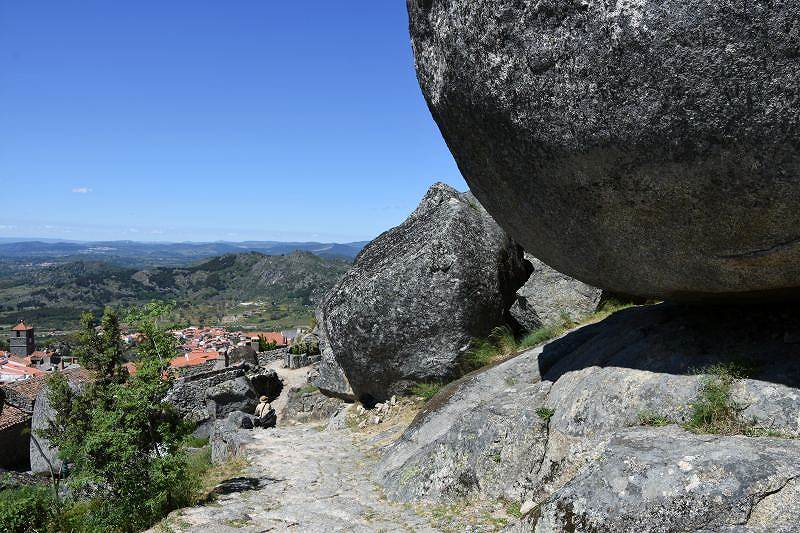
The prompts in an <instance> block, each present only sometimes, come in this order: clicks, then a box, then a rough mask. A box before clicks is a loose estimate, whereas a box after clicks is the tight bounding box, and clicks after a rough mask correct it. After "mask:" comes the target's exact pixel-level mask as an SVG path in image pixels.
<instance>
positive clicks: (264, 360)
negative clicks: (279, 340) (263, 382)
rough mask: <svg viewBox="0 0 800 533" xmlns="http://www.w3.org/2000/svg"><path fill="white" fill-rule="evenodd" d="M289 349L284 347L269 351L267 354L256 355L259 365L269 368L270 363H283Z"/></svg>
mask: <svg viewBox="0 0 800 533" xmlns="http://www.w3.org/2000/svg"><path fill="white" fill-rule="evenodd" d="M287 349H288V348H286V347H283V348H277V349H275V350H269V351H267V352H258V354H256V356H257V357H258V365H259V366H269V364H270V363H273V362H275V361H282V360H283V357H284V354H285V353H286V350H287Z"/></svg>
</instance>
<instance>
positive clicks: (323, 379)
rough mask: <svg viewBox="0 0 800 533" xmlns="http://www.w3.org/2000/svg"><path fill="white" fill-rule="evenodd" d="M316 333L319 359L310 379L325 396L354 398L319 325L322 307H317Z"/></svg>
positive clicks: (347, 399) (350, 399) (344, 398)
mask: <svg viewBox="0 0 800 533" xmlns="http://www.w3.org/2000/svg"><path fill="white" fill-rule="evenodd" d="M316 317H317V328H318V329H317V335H318V336H319V349H320V360H319V362H318V364H317V369H316V371H315V373H314V375H313V377H312V378H311V379H310V381H311V382H312V383H313V384H314V385H316V386H317V387H318V388H319V390H321V391H322V392H323V393H324V394H326V395H327V396H333V397H334V398H340V399H342V400H345V401H347V402H353V401H355V400H356V397H355V394H354V393H353V388H352V387H351V386H350V382H349V381H348V380H347V376H346V375H345V374H344V370H342V367H341V366H340V365H339V362H338V361H337V360H336V356H335V355H334V353H333V348H332V347H331V343H330V342H329V341H328V336H327V334H326V333H325V328H324V327H320V325H321V324H322V323H323V313H322V307H318V308H317V313H316Z"/></svg>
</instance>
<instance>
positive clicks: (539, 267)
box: [510, 253, 603, 331]
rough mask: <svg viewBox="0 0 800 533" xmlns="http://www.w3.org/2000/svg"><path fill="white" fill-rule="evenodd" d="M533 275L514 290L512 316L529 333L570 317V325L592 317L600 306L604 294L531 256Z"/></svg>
mask: <svg viewBox="0 0 800 533" xmlns="http://www.w3.org/2000/svg"><path fill="white" fill-rule="evenodd" d="M525 259H527V260H528V261H530V262H531V264H532V265H533V274H531V277H530V278H528V281H526V282H525V285H523V286H522V287H520V289H519V290H518V291H517V300H516V301H515V302H514V305H512V306H511V311H510V312H511V316H512V317H514V320H516V321H517V323H518V324H519V325H520V326H522V327H523V328H524V329H526V330H528V331H533V330H535V329H537V328H541V327H544V326H550V325H553V324H556V323H558V322H561V321H562V320H563V318H566V317H569V319H570V320H572V321H573V322H579V321H580V320H582V319H584V318H586V317H587V316H589V315H591V314H592V313H594V312H595V311H597V308H598V307H599V305H600V300H601V298H602V296H603V291H602V290H600V289H598V288H596V287H592V286H591V285H587V284H586V283H584V282H582V281H578V280H577V279H575V278H571V277H569V276H567V275H565V274H562V273H561V272H558V271H557V270H554V269H552V268H550V267H549V266H547V265H546V264H544V263H542V262H541V261H540V260H538V259H537V258H535V257H533V256H532V255H530V254H527V253H526V254H525Z"/></svg>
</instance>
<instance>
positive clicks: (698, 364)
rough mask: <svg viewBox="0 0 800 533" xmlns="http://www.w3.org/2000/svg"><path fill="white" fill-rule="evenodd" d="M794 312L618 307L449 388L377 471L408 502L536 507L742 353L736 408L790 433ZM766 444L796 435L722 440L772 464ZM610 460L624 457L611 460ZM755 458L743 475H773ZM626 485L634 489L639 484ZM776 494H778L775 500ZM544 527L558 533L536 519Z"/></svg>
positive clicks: (674, 411) (794, 426)
mask: <svg viewBox="0 0 800 533" xmlns="http://www.w3.org/2000/svg"><path fill="white" fill-rule="evenodd" d="M701 316H702V317H704V318H705V319H704V320H700V317H701ZM799 316H800V315H799V314H798V312H797V311H795V310H791V309H789V308H723V309H716V310H715V312H714V313H709V312H708V310H707V309H703V308H687V307H682V306H676V305H667V304H661V305H656V306H648V307H641V308H633V309H628V310H625V311H621V312H618V313H616V314H615V315H612V316H610V317H609V318H607V319H606V320H604V321H603V322H600V323H598V324H593V325H589V326H585V327H583V328H580V329H577V330H574V331H572V332H569V333H567V334H566V335H564V336H563V337H561V338H560V339H556V340H554V341H552V342H550V343H548V344H545V345H543V346H539V347H537V348H534V349H532V350H529V351H527V352H525V353H523V354H522V355H519V356H517V357H515V358H513V359H511V360H508V361H506V362H503V363H501V364H499V365H497V366H494V367H491V368H489V369H486V370H484V371H482V372H477V373H475V374H472V375H470V376H467V377H465V378H463V379H462V380H460V381H458V382H456V383H454V384H451V385H450V386H448V387H447V388H446V389H444V390H443V391H442V392H441V393H440V394H439V395H438V396H437V397H435V398H433V399H432V400H431V402H430V403H429V405H428V407H427V409H426V411H425V412H423V413H422V414H421V415H420V416H418V417H417V419H416V420H415V421H414V423H412V424H411V426H409V427H408V428H407V429H406V431H405V432H404V433H403V435H402V437H401V438H400V439H399V440H398V441H397V442H395V443H394V444H392V445H390V446H389V447H388V448H387V449H386V450H385V453H384V455H383V457H382V458H381V460H380V462H379V463H378V465H377V466H376V468H375V471H374V476H373V479H374V480H375V481H376V482H377V483H379V484H381V485H382V486H383V487H384V490H385V491H386V493H387V495H388V496H389V497H390V498H392V499H394V500H399V501H404V502H430V503H445V504H453V503H455V502H458V501H462V500H464V499H470V498H473V499H474V498H477V499H483V500H485V499H487V498H488V499H496V498H505V499H509V500H511V501H517V502H519V503H521V504H522V503H528V507H530V508H539V506H540V505H542V504H543V503H544V502H545V501H548V498H550V497H554V498H555V496H553V495H554V494H558V491H559V490H560V489H562V488H563V487H565V486H577V485H576V484H577V483H578V482H577V481H575V479H576V476H579V475H582V474H580V472H582V471H585V470H584V469H586V468H589V469H591V468H595V465H596V463H597V461H598V459H599V458H603V457H605V456H606V453H607V452H606V451H605V450H606V449H607V447H608V446H609V444H608V443H609V441H612V440H613V439H614V438H615V435H618V434H619V432H621V431H629V429H628V428H632V429H630V431H631V435H634V436H635V435H636V434H637V432H642V435H645V437H642V439H641V440H642V442H647V440H648V439H649V438H652V435H650V433H649V431H650V429H649V428H646V427H642V426H641V425H640V416H641V415H642V414H644V413H649V414H655V415H660V416H665V417H667V418H669V419H670V420H672V421H673V422H676V423H681V422H683V421H685V420H686V419H687V414H688V413H689V409H690V407H689V404H690V403H692V401H693V400H694V399H695V398H696V397H697V394H698V390H699V388H700V386H701V384H702V379H703V377H702V375H701V374H699V373H698V372H699V371H700V370H701V369H703V368H707V367H708V366H710V365H715V364H724V363H730V362H737V363H739V364H742V363H743V362H746V363H747V364H748V365H749V366H751V368H752V375H751V376H750V377H749V378H747V379H741V380H737V381H736V382H735V383H734V385H733V387H732V399H733V400H734V401H735V402H736V403H737V404H738V405H739V406H740V409H741V410H742V411H741V417H742V419H743V420H747V421H752V420H755V422H756V423H757V425H758V426H760V427H762V428H769V429H771V430H773V431H776V432H779V433H781V434H786V435H800V419H798V416H797V413H798V412H800V357H799V356H800V351H798V350H799V348H798V346H797V345H793V344H787V343H785V342H784V341H783V339H784V335H783V331H784V330H785V328H786V326H787V324H793V323H795V322H796V321H797V319H798V317H799ZM545 410H551V412H550V413H547V412H545ZM548 415H549V416H548ZM680 434H682V433H680ZM680 434H679V435H678V436H677V437H675V438H676V439H677V443H676V444H675V449H676V450H677V449H681V446H684V445H685V446H684V447H686V449H689V448H690V447H691V445H692V444H691V442H695V441H692V440H691V439H692V438H694V439H697V440H696V444H697V446H698V447H702V446H704V444H703V443H704V442H706V440H704V439H706V437H700V436H692V437H691V438H690V437H688V436H687V437H686V438H684V437H680ZM709 442H711V441H709ZM775 442H784V443H787V444H786V448H785V449H786V450H789V449H794V448H792V447H793V446H797V444H796V442H797V441H793V440H782V439H778V441H773V440H770V439H763V438H748V437H731V438H730V440H726V441H725V447H726V450H727V452H728V453H730V454H731V455H732V456H733V455H735V454H736V453H737V447H739V448H741V449H740V450H739V451H740V452H741V453H742V454H744V455H746V454H747V453H749V450H753V449H759V448H761V447H763V448H764V450H766V451H765V453H764V454H763V455H762V456H761V458H760V459H759V460H760V461H764V462H766V463H768V462H769V455H770V453H772V452H771V451H769V450H780V449H782V446H783V445H782V444H775ZM682 443H683V444H682ZM765 443H767V444H765ZM775 453H777V454H778V456H777V459H776V461H780V460H782V459H781V458H782V457H784V455H781V453H783V452H780V451H776V452H775ZM787 453H788V452H787ZM686 454H688V455H691V453H690V452H688V451H687V452H686ZM651 458H652V456H643V457H642V458H641V463H642V468H645V469H648V468H653V469H655V468H657V467H658V464H659V463H657V461H656V464H648V463H647V461H648V460H650V459H651ZM757 462H758V461H757V460H755V459H754V460H753V464H754V465H755V464H756V463H757ZM709 464H710V463H709ZM779 464H783V463H779ZM616 467H618V468H621V469H622V468H624V467H625V465H623V464H617V465H612V466H609V467H608V468H616ZM767 467H768V465H764V468H766V470H769V468H767ZM747 468H750V467H749V466H748V467H747ZM753 468H755V469H756V470H752V471H751V474H752V476H754V477H753V478H752V479H751V480H749V481H748V483H751V482H752V484H754V485H753V486H755V485H758V486H761V485H763V484H764V483H767V485H768V484H769V483H771V481H764V480H766V479H767V478H769V479H773V478H770V477H769V475H766V474H764V475H765V476H766V477H764V476H762V473H763V472H764V471H766V470H763V469H762V470H761V471H757V470H758V468H760V467H758V468H757V465H756V466H754V467H753ZM759 472H761V473H759ZM717 473H718V474H719V479H718V480H717V483H718V485H714V486H711V487H710V488H709V490H710V491H711V492H714V491H717V492H719V491H722V492H725V493H726V494H727V492H726V491H727V489H726V488H725V487H726V484H730V483H733V484H735V483H737V481H736V480H737V479H739V478H738V476H739V473H738V471H736V470H735V469H734V470H730V469H727V470H726V469H724V468H721V469H720V470H718V471H717ZM748 475H750V474H748ZM759 480H761V481H759ZM762 482H763V483H762ZM676 483H677V482H676ZM708 484H711V485H713V483H711V482H710V481H708ZM743 490H744V489H743ZM748 490H749V489H748ZM790 492H791V491H787V493H786V494H789V493H790ZM715 494H716V492H715ZM629 497H630V498H632V500H631V501H634V499H635V498H636V497H637V495H636V494H635V493H632V494H631V495H629ZM735 499H736V498H733V497H732V499H731V500H729V503H730V502H732V501H734V500H735ZM554 501H555V500H554ZM675 501H676V502H677V500H675ZM715 501H716V500H715ZM692 502H694V503H691V505H699V506H701V505H700V504H699V503H697V501H694V500H692ZM606 503H607V502H605V501H604V500H601V499H597V500H593V499H591V498H589V497H588V496H587V498H586V499H585V500H582V501H581V503H580V504H579V505H578V507H579V508H580V512H581V513H584V514H586V515H587V516H595V514H593V513H595V510H598V512H600V511H599V510H602V509H604V506H605V505H606ZM553 505H556V504H553ZM665 505H666V504H665ZM675 505H679V503H676V504H675ZM726 505H727V504H726ZM731 505H733V504H731ZM786 505H788V504H786ZM786 505H784V504H783V503H780V502H778V503H775V506H777V507H779V508H781V509H783V508H787V507H786ZM666 506H667V507H669V505H666ZM781 506H783V507H781ZM701 507H702V506H701ZM576 508H577V507H576ZM689 511H691V512H692V513H696V514H697V513H701V510H698V509H689V510H687V512H689ZM575 512H577V511H575ZM631 512H634V511H631ZM642 512H645V506H643V507H642ZM600 515H602V512H600ZM600 515H598V516H600ZM698 516H700V515H699V514H698ZM709 516H710V515H709ZM553 520H555V518H554V519H553ZM598 520H599V519H598ZM529 521H530V523H529V524H528V526H530V527H528V528H527V529H525V528H526V527H527V526H525V525H524V524H523V525H521V526H520V527H521V528H522V529H523V530H530V529H531V528H532V527H533V526H534V525H535V523H536V520H534V519H529ZM553 523H555V522H553ZM592 523H594V522H592ZM598 523H599V522H598ZM610 523H611V522H610ZM614 523H615V524H617V525H618V524H619V523H621V522H619V523H617V522H614ZM658 524H659V525H658V526H657V528H656V529H653V530H652V531H682V530H685V529H684V528H683V526H682V524H683V522H681V521H676V522H674V523H672V522H669V518H668V517H667V518H664V521H663V522H659V523H658ZM731 524H733V522H731ZM542 527H544V526H542ZM548 527H550V526H548ZM553 527H555V526H553ZM559 527H561V526H559ZM564 527H566V529H564V531H595V529H592V527H588V526H587V527H585V528H581V527H578V528H577V529H574V530H570V529H569V528H568V527H567V526H564ZM753 527H755V526H753ZM658 528H660V529H658ZM551 530H555V531H561V529H548V528H547V527H545V528H544V529H541V531H551ZM600 531H614V529H608V530H606V529H600ZM616 531H626V529H625V528H621V529H620V528H617V529H616Z"/></svg>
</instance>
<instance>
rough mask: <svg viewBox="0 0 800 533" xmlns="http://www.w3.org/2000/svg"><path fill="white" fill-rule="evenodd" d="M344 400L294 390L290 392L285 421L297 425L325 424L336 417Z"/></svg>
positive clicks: (318, 393) (284, 416) (302, 390)
mask: <svg viewBox="0 0 800 533" xmlns="http://www.w3.org/2000/svg"><path fill="white" fill-rule="evenodd" d="M343 403H344V402H343V400H341V399H339V398H331V397H328V396H325V395H323V394H322V393H320V392H319V391H316V390H315V391H309V390H305V388H293V389H291V390H290V391H289V398H288V402H287V404H286V409H285V410H284V412H283V419H284V420H287V421H291V422H296V423H307V422H325V421H327V420H329V419H330V418H331V417H333V415H335V414H336V413H337V412H338V411H339V409H340V408H341V407H342V405H343Z"/></svg>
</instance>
